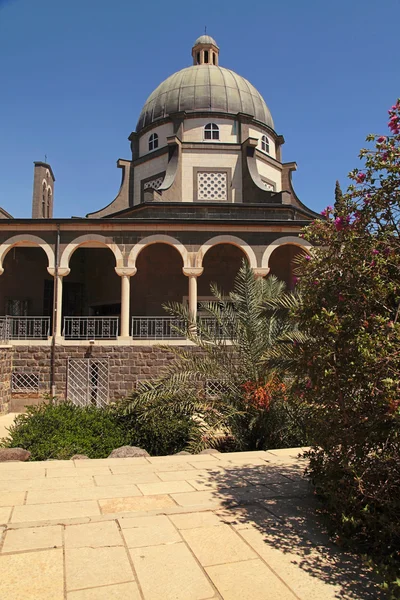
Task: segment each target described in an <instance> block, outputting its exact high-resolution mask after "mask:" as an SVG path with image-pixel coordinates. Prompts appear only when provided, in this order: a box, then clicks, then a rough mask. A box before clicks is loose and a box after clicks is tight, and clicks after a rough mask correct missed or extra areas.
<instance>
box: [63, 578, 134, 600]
mask: <svg viewBox="0 0 400 600" xmlns="http://www.w3.org/2000/svg"><path fill="white" fill-rule="evenodd" d="M67 600H141V595H140V592H139V588H138V586H137V585H136V583H134V582H131V583H119V584H117V585H106V586H104V587H96V588H91V589H87V590H79V591H77V592H68V594H67Z"/></svg>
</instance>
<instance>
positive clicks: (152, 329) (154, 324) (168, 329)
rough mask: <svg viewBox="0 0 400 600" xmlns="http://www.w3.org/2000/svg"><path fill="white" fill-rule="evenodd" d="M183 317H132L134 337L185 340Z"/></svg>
mask: <svg viewBox="0 0 400 600" xmlns="http://www.w3.org/2000/svg"><path fill="white" fill-rule="evenodd" d="M184 328H185V322H184V321H183V320H182V319H176V318H174V317H132V337H133V339H140V340H176V339H178V340H183V339H185V335H184V334H182V333H181V331H179V330H182V329H184Z"/></svg>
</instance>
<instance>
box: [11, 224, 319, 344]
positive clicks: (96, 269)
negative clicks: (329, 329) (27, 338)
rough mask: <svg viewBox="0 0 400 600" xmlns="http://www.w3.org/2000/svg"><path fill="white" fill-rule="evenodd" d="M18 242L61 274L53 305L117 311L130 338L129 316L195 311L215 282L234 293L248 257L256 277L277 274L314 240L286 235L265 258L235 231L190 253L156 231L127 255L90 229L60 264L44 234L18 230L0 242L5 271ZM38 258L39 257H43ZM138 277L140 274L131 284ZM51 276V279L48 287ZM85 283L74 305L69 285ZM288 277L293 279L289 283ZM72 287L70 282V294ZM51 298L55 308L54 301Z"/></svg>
mask: <svg viewBox="0 0 400 600" xmlns="http://www.w3.org/2000/svg"><path fill="white" fill-rule="evenodd" d="M15 247H17V248H20V247H21V248H25V250H28V249H29V248H36V249H41V250H42V251H43V252H44V253H45V255H46V259H45V261H44V265H45V268H47V271H48V273H49V274H50V275H51V276H52V277H55V276H56V273H57V275H58V276H57V278H56V282H57V283H56V294H57V301H56V305H57V306H58V307H59V308H60V307H61V306H63V307H64V308H63V313H64V316H74V315H77V316H78V313H79V314H80V315H84V316H105V313H107V315H108V316H110V315H115V316H116V317H120V319H121V330H120V334H121V335H122V337H129V335H130V334H129V331H130V319H131V315H132V316H135V315H137V316H149V317H152V316H160V315H162V314H163V310H162V305H163V304H164V303H166V302H168V301H177V302H182V301H188V302H189V307H190V310H191V311H192V313H193V314H194V315H195V314H196V312H197V305H198V303H197V300H198V299H199V300H201V299H202V298H204V297H210V295H211V292H210V283H211V282H212V281H215V282H216V283H217V284H218V285H219V287H220V288H221V289H222V290H223V291H224V292H226V293H228V292H229V291H231V289H232V285H233V280H234V276H235V274H236V272H237V270H238V269H239V267H240V265H241V262H242V260H243V257H245V258H246V259H247V260H248V262H249V264H250V266H251V267H252V268H253V270H254V271H255V272H256V273H257V275H258V276H265V274H266V273H267V272H268V270H270V272H271V273H275V274H278V275H279V273H277V264H278V263H279V260H281V263H282V260H283V258H282V257H283V256H286V255H287V256H286V259H288V260H289V262H290V261H291V260H292V258H293V257H292V255H294V254H296V253H298V252H299V251H306V250H307V248H310V247H311V245H310V244H309V243H308V242H306V241H304V240H303V239H301V238H298V237H295V236H284V237H281V238H278V239H276V240H274V241H273V242H272V243H271V244H269V246H267V247H266V248H265V250H264V252H263V254H262V258H261V261H260V260H257V257H256V254H255V251H254V249H253V248H252V247H251V246H250V245H249V244H248V243H247V242H245V241H244V240H243V239H241V238H240V237H238V236H233V235H218V236H213V237H211V238H210V239H208V240H207V241H206V242H204V243H203V244H202V245H201V246H200V248H199V249H198V250H197V251H196V250H194V251H193V250H192V248H193V246H192V247H191V248H190V249H188V247H186V246H185V244H183V243H182V242H181V241H179V240H178V239H177V238H175V237H173V236H170V235H166V234H154V235H150V236H146V237H144V238H142V239H141V240H139V241H138V242H136V243H135V244H134V245H133V247H132V248H131V249H130V251H129V253H125V252H124V247H123V246H121V245H119V244H116V243H113V242H112V241H110V237H106V236H103V235H98V234H86V235H82V236H79V237H77V238H75V239H73V240H71V241H70V242H69V243H68V244H67V245H66V246H65V247H64V248H63V250H62V252H61V256H60V262H59V266H58V269H56V268H55V252H54V249H53V247H52V246H51V245H50V244H49V243H48V242H46V241H45V240H44V239H42V238H41V237H38V236H34V235H30V234H24V235H15V236H13V237H11V238H9V239H8V240H6V241H5V242H3V243H2V244H1V245H0V275H1V273H2V272H3V269H4V267H3V262H4V261H5V260H6V257H7V254H8V253H9V252H10V250H11V249H12V248H15ZM280 254H282V256H280ZM289 255H290V256H289ZM278 259H279V260H278ZM37 262H38V263H42V262H43V260H41V259H40V260H38V261H37ZM83 263H85V269H86V271H85V274H84V273H83V270H85V269H84V268H83V266H82V265H83ZM260 263H261V264H260ZM5 265H6V266H7V264H6V263H5ZM82 269H83V270H82ZM278 270H279V269H278ZM133 275H136V276H135V277H134V280H133V283H132V285H131V281H130V279H131V277H132V276H133ZM46 277H47V279H49V278H48V276H47V275H46ZM290 277H291V273H290ZM49 282H50V283H51V284H52V282H53V280H52V279H49ZM49 282H48V283H47V284H46V285H47V287H48V289H50V283H49ZM83 282H86V284H90V285H93V289H92V290H91V291H88V292H87V297H86V298H85V301H84V302H83V301H81V300H79V293H78V292H76V298H75V299H76V300H78V301H79V302H81V306H80V308H77V307H76V308H75V310H74V309H73V308H72V305H71V302H70V299H71V293H72V296H73V295H74V293H75V292H74V291H73V290H72V288H73V286H74V285H75V287H76V289H78V287H79V285H80V284H82V283H83ZM287 283H288V284H290V281H287ZM63 284H64V285H63ZM69 284H72V285H71V286H70V285H69ZM63 287H64V294H63ZM289 287H290V285H289ZM67 288H70V291H69V292H67ZM131 288H132V289H131ZM71 290H72V292H71ZM70 292H71V293H70ZM92 292H93V293H92ZM52 293H53V292H52V291H51V294H52ZM68 294H69V296H68ZM0 297H1V295H0ZM68 298H69V299H68ZM48 304H49V306H50V301H49V302H48ZM38 306H39V305H38ZM5 310H6V307H5V304H4V302H3V306H1V301H0V314H1V313H2V312H3V311H5ZM37 310H38V308H37ZM47 310H48V309H47ZM43 312H44V309H43ZM3 314H4V313H3ZM164 314H165V313H164ZM61 334H62V318H61V310H59V311H58V313H57V315H56V335H59V336H61Z"/></svg>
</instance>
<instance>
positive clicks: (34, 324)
mask: <svg viewBox="0 0 400 600" xmlns="http://www.w3.org/2000/svg"><path fill="white" fill-rule="evenodd" d="M49 335H50V317H9V316H6V317H0V340H3V341H7V340H46V339H47V338H48V337H49Z"/></svg>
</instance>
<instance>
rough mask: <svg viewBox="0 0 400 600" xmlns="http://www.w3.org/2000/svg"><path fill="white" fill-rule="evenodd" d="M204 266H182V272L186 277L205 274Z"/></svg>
mask: <svg viewBox="0 0 400 600" xmlns="http://www.w3.org/2000/svg"><path fill="white" fill-rule="evenodd" d="M203 271H204V269H203V267H182V273H183V274H184V275H186V277H199V276H200V275H202V274H203Z"/></svg>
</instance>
